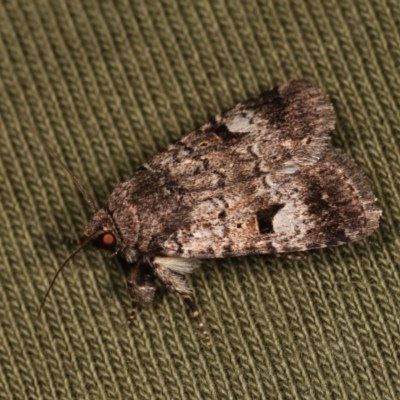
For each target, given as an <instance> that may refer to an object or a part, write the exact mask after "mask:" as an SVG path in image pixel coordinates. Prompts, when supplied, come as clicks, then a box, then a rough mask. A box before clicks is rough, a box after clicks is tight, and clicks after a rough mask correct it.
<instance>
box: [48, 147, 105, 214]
mask: <svg viewBox="0 0 400 400" xmlns="http://www.w3.org/2000/svg"><path fill="white" fill-rule="evenodd" d="M42 143H43V146H44V148H45V150H46V151H47V154H48V155H49V156H51V157H53V159H54V160H56V161H57V162H58V163H59V164H60V165H61V166H62V167H63V168H64V171H65V172H66V173H67V174H68V175H69V176H70V177H71V179H72V180H73V182H74V184H75V186H76V187H77V188H78V190H79V191H80V192H81V193H82V195H83V197H84V199H85V200H86V203H88V204H89V206H90V208H91V209H92V210H93V211H94V212H96V211H97V208H96V207H95V205H94V203H93V202H92V200H91V199H90V197H89V195H88V193H87V192H86V190H85V189H84V188H83V186H82V183H81V181H80V180H79V178H78V177H77V176H76V175H75V174H74V173H73V172H72V171H71V170H70V169H69V168H68V166H67V164H65V163H64V161H63V160H62V159H61V158H60V157H59V156H58V155H57V154H56V153H55V152H54V151H53V150H52V149H51V148H50V147H49V146H48V144H47V143H45V142H44V141H42Z"/></svg>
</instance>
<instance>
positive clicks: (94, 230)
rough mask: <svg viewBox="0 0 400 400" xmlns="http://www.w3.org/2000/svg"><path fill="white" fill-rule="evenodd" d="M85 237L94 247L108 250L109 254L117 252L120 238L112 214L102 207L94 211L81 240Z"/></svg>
mask: <svg viewBox="0 0 400 400" xmlns="http://www.w3.org/2000/svg"><path fill="white" fill-rule="evenodd" d="M85 239H88V240H90V242H91V243H92V245H93V246H94V247H96V248H98V249H102V250H105V251H107V252H109V253H110V255H115V254H116V253H118V250H119V248H120V243H121V240H120V239H119V236H118V232H117V229H116V226H115V223H114V221H113V219H112V216H111V215H110V214H109V213H108V212H107V211H106V210H105V209H104V208H102V209H100V210H98V211H96V213H95V214H94V216H93V218H92V219H91V220H90V221H89V222H88V223H87V224H86V226H85V229H84V239H83V240H85Z"/></svg>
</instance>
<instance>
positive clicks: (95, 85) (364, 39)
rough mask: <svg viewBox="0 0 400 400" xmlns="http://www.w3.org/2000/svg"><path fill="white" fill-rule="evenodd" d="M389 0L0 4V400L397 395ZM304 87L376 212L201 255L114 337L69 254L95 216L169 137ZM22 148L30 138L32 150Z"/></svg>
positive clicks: (395, 25)
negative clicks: (322, 232) (357, 233)
mask: <svg viewBox="0 0 400 400" xmlns="http://www.w3.org/2000/svg"><path fill="white" fill-rule="evenodd" d="M399 27H400V2H399V1H398V0H354V1H352V0H348V1H346V0H283V1H282V0H249V1H247V0H246V1H244V0H243V1H241V0H148V1H146V0H121V1H110V0H105V1H100V0H99V1H94V0H80V1H75V0H12V1H7V0H2V1H1V3H0V201H1V209H0V226H1V234H0V399H124V400H125V399H400V318H399V312H400V270H399V265H400V250H399V246H400V241H399V234H400V186H399V185H400V140H399V139H400V74H399V73H400V29H399ZM298 77H305V78H309V79H311V80H313V81H314V82H316V83H317V84H319V85H320V86H321V87H323V89H324V90H325V91H326V92H327V93H328V94H329V95H330V97H331V99H332V101H333V104H334V106H335V109H336V112H337V129H336V131H335V132H334V133H333V135H332V137H333V138H332V141H333V144H334V145H335V146H336V147H339V148H341V149H343V151H344V152H346V153H347V154H350V155H351V156H352V157H353V158H354V159H355V160H356V161H357V163H358V164H359V165H360V166H361V167H362V169H363V170H364V171H365V173H366V174H367V175H368V177H369V178H370V179H371V181H372V184H373V187H374V191H375V194H376V196H377V198H378V199H379V204H380V206H381V207H382V209H383V218H382V223H381V227H380V229H379V230H378V231H377V232H375V233H374V234H373V235H372V236H371V237H369V238H368V239H367V240H364V241H362V242H358V243H355V244H351V245H346V246H343V247H340V248H330V249H325V250H321V251H313V252H310V253H309V256H308V258H306V259H304V260H300V261H292V260H287V259H274V258H271V257H268V256H260V257H244V258H237V259H226V260H219V261H212V260H210V261H206V262H204V264H203V266H204V267H203V268H202V269H201V271H199V272H198V273H196V274H195V275H193V276H192V277H191V280H190V281H191V284H192V286H193V289H194V295H195V298H196V301H197V302H198V304H199V308H200V310H201V313H202V316H203V318H204V320H205V321H206V324H207V326H208V329H209V331H210V334H211V337H212V340H213V346H212V347H210V348H207V347H206V346H205V345H204V343H203V341H202V337H201V335H200V334H199V332H198V329H197V325H196V323H195V322H192V320H191V318H190V316H189V315H188V312H187V311H186V309H185V306H184V304H183V303H182V301H181V299H180V298H179V296H177V295H176V294H173V293H168V294H166V295H164V296H158V297H157V299H156V301H155V302H154V304H153V305H152V306H150V307H148V308H146V309H145V310H143V311H142V312H141V313H140V315H139V317H138V319H137V320H136V322H135V324H134V325H133V326H132V328H131V329H129V330H126V329H124V327H123V323H124V322H125V319H126V315H127V314H128V313H129V299H128V296H127V294H126V290H125V282H124V278H123V274H122V271H121V268H120V266H119V265H118V263H117V262H115V260H112V259H108V258H106V257H104V256H103V255H102V254H101V253H100V252H95V251H93V250H86V251H84V252H82V253H81V254H79V255H78V256H77V257H75V258H74V260H73V261H71V262H70V264H69V265H68V267H67V268H66V269H65V270H64V271H63V273H62V276H61V277H60V278H59V280H58V281H57V282H56V285H55V286H54V289H53V291H52V293H51V295H50V297H49V299H48V302H47V304H46V306H45V308H44V311H43V313H42V315H41V316H40V317H37V308H38V304H39V302H40V300H41V298H42V296H43V294H44V292H45V290H46V288H47V287H48V285H49V282H50V280H51V278H52V276H53V274H54V272H55V270H56V268H57V266H58V265H59V264H60V263H61V261H62V260H63V259H64V258H65V257H66V255H67V254H68V249H67V248H66V247H65V246H62V245H60V244H59V239H60V238H63V237H73V238H76V237H78V236H79V235H80V234H81V230H82V227H83V225H84V223H85V222H86V221H87V220H88V219H89V218H90V215H91V212H90V209H89V207H88V206H87V205H86V204H85V202H84V200H83V199H82V196H81V195H80V194H79V192H78V191H77V190H76V189H75V187H74V186H73V184H72V183H71V180H70V179H69V177H68V176H66V174H65V173H64V172H63V170H62V169H61V168H60V167H59V166H58V165H57V163H55V162H54V161H53V160H52V159H51V158H50V157H49V156H48V155H47V154H46V152H45V149H44V146H43V144H42V142H41V139H42V140H45V141H46V142H48V143H50V144H51V146H52V147H53V148H54V149H55V150H56V151H57V153H59V154H61V155H62V158H63V160H64V161H65V162H66V163H67V164H68V166H69V167H70V168H71V169H72V170H73V171H74V172H75V173H76V174H77V175H78V176H79V177H80V178H81V180H82V181H83V183H84V186H85V187H86V188H87V190H88V192H89V194H90V196H92V197H93V198H94V199H95V200H96V202H97V204H100V205H101V204H103V203H104V202H105V201H106V199H107V196H108V193H109V192H110V190H111V189H112V188H113V186H114V185H115V184H116V183H117V182H119V181H121V180H124V179H127V178H128V177H129V176H130V174H131V173H132V171H134V170H135V168H137V167H139V166H140V165H141V164H142V163H143V162H145V160H147V159H148V158H150V157H151V156H152V155H154V154H155V153H156V152H158V151H160V150H161V149H162V148H164V147H165V146H166V145H167V144H168V143H170V142H171V141H172V140H174V139H177V138H179V137H180V136H181V135H182V134H184V133H185V132H188V131H190V130H191V129H193V128H195V127H197V126H199V125H200V124H202V123H204V122H206V121H207V119H209V118H211V117H212V116H213V115H214V114H216V113H217V112H219V111H220V110H223V109H227V108H229V107H231V106H232V105H234V104H235V103H236V102H238V101H242V100H245V99H246V98H247V97H249V96H251V95H256V94H257V93H259V92H260V91H262V90H264V89H267V88H270V87H272V86H274V85H276V84H280V83H283V82H285V81H286V80H288V79H290V78H298ZM40 138H41V139H40Z"/></svg>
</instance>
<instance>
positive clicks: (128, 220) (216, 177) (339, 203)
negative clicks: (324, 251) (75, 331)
mask: <svg viewBox="0 0 400 400" xmlns="http://www.w3.org/2000/svg"><path fill="white" fill-rule="evenodd" d="M334 125H335V115H334V110H333V107H332V105H331V104H330V103H329V101H328V99H327V97H326V96H325V95H324V94H323V92H322V91H321V90H320V89H319V88H318V87H316V86H314V85H312V84H310V83H308V82H306V81H304V80H296V81H290V82H288V83H286V84H284V85H282V86H279V87H277V88H275V89H273V90H271V91H266V92H264V93H262V94H260V95H259V96H257V97H255V98H252V99H250V100H247V101H245V102H243V103H239V104H237V105H236V106H235V107H233V108H232V109H230V110H228V111H226V112H223V113H221V114H219V115H217V116H216V117H214V118H213V119H212V120H211V121H210V122H208V123H206V124H205V125H203V126H201V127H200V128H198V129H196V130H194V131H193V132H190V133H188V134H187V135H185V136H183V137H182V138H181V139H180V140H178V141H177V142H175V143H174V144H171V145H170V146H168V147H167V148H166V149H165V150H164V151H163V152H161V153H159V154H157V155H155V156H154V157H153V158H152V159H151V160H150V161H149V162H147V163H146V164H144V165H143V166H142V167H140V168H139V169H138V170H137V171H136V172H135V173H134V174H133V175H132V177H131V178H130V179H129V180H128V181H126V182H122V183H120V184H118V185H117V186H116V188H115V189H114V190H113V192H112V193H111V195H110V197H109V199H108V202H107V204H106V205H105V206H104V207H103V208H101V209H99V210H95V214H94V216H93V218H92V220H91V221H89V222H88V224H87V225H86V227H85V229H84V235H83V238H82V240H81V242H80V246H79V247H78V249H77V250H76V251H75V252H74V253H73V254H72V255H71V256H70V257H68V259H67V260H66V261H68V260H69V259H70V258H71V257H72V256H73V255H75V254H76V253H77V252H78V251H79V250H81V249H82V248H83V247H84V246H86V245H87V244H89V243H92V244H93V245H94V246H96V247H99V248H102V249H105V250H107V251H109V252H111V253H112V254H113V255H118V256H119V257H121V258H123V259H124V260H125V261H126V262H127V263H128V264H129V272H128V275H127V282H128V287H129V294H130V297H131V299H132V304H133V310H135V309H136V306H140V305H143V304H146V303H150V302H151V301H152V300H153V298H154V294H155V291H156V281H157V280H158V281H160V282H161V283H163V284H164V285H166V286H167V287H168V288H170V289H172V290H174V291H176V292H178V293H179V294H180V295H182V296H183V297H184V298H185V299H186V300H187V301H188V302H189V303H190V305H191V307H192V309H193V310H194V311H195V310H196V309H195V306H194V303H193V302H192V300H191V292H190V289H189V287H188V286H187V284H186V283H185V279H184V278H185V275H187V274H189V273H191V272H192V271H194V270H195V269H196V268H198V267H199V261H198V260H199V259H203V258H218V257H231V256H243V255H248V254H274V253H283V252H298V251H303V250H308V249H316V248H321V247H326V246H338V245H342V244H344V243H347V242H352V241H355V240H359V239H363V238H365V237H366V236H368V235H369V234H371V233H372V232H373V231H374V230H375V229H376V228H377V227H378V225H379V218H380V215H381V211H380V210H379V209H378V208H377V207H376V205H375V197H374V195H373V193H372V191H371V188H370V185H369V184H368V182H367V179H366V178H365V177H364V175H363V173H362V171H361V170H360V169H359V167H358V166H357V165H356V164H355V163H354V162H353V161H352V160H351V159H350V158H349V157H348V156H346V155H344V154H343V153H341V152H340V151H339V150H336V149H332V148H331V147H329V133H330V132H331V131H332V130H333V129H334ZM71 174H72V173H71ZM73 178H74V180H75V183H77V185H78V187H79V189H80V190H81V191H82V192H83V193H84V195H85V198H86V200H87V201H88V202H89V204H90V205H92V202H91V201H90V199H89V198H88V196H87V195H86V194H85V192H84V190H83V188H82V187H81V185H80V183H79V182H78V181H77V179H76V177H75V176H73ZM92 206H93V205H92ZM93 208H94V207H93ZM66 261H65V262H66ZM64 265H65V263H63V264H62V266H61V267H60V269H59V271H60V270H61V268H62V267H63V266H64ZM59 271H58V272H59ZM46 296H47V293H46ZM195 313H196V316H197V317H198V313H197V311H195ZM133 316H134V312H132V315H131V319H132V318H133Z"/></svg>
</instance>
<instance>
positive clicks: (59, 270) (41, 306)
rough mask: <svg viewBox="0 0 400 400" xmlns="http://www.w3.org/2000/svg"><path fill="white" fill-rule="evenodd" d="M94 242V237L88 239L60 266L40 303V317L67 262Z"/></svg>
mask: <svg viewBox="0 0 400 400" xmlns="http://www.w3.org/2000/svg"><path fill="white" fill-rule="evenodd" d="M91 240H92V236H90V237H88V238H87V239H86V240H85V241H84V242H82V243H81V244H80V245H79V247H78V248H77V249H75V250H74V251H73V252H72V253H71V254H70V255H69V256H68V257H67V258H66V259H65V260H64V262H63V263H62V264H61V265H60V267H59V268H58V270H57V272H56V273H55V275H54V277H53V279H52V281H51V283H50V286H49V288H48V289H47V291H46V294H45V295H44V297H43V300H42V301H41V302H40V306H39V310H38V316H39V315H40V312H41V311H42V308H43V306H44V303H45V301H46V299H47V297H48V295H49V293H50V290H51V288H52V287H53V285H54V282H55V281H56V279H57V277H58V275H59V274H60V272H61V270H62V269H63V268H64V266H65V265H66V264H67V262H68V261H69V260H70V259H71V258H72V257H74V256H75V255H76V254H77V253H79V252H80V251H81V250H82V249H83V248H84V247H85V246H86V245H87V244H88V243H89V242H90V241H91Z"/></svg>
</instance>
